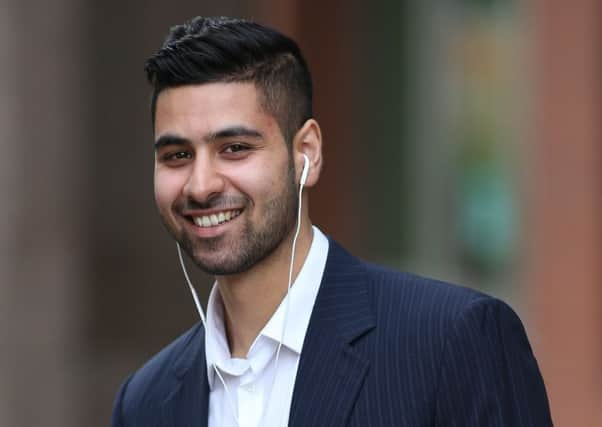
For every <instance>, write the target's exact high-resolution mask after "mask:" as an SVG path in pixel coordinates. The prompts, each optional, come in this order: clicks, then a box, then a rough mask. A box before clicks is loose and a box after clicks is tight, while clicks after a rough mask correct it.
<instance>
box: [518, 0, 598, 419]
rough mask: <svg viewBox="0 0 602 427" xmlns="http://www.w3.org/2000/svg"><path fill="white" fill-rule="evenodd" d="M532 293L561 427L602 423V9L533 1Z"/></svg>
mask: <svg viewBox="0 0 602 427" xmlns="http://www.w3.org/2000/svg"><path fill="white" fill-rule="evenodd" d="M529 13H530V22H531V25H532V27H531V28H532V36H533V39H532V42H533V51H532V52H533V56H532V65H533V68H532V75H531V77H530V78H531V81H532V83H533V87H534V100H533V106H532V113H533V115H532V117H531V118H532V122H531V123H532V128H531V131H532V135H531V136H532V137H531V139H530V141H531V146H530V147H529V151H528V159H529V161H528V166H527V167H528V174H527V176H526V177H527V180H526V182H525V185H527V186H528V188H529V192H528V199H527V200H528V207H529V217H528V219H527V223H528V227H527V230H528V233H529V235H530V240H529V244H528V249H527V256H528V261H527V266H528V270H527V274H526V280H525V285H526V288H527V289H526V291H527V292H526V293H525V297H526V298H528V300H529V301H530V310H529V312H530V314H531V317H532V320H533V323H531V326H532V329H533V331H536V337H535V338H536V341H535V350H536V351H537V354H538V356H539V360H540V362H541V367H542V369H543V373H544V376H545V379H546V383H547V386H548V390H549V395H550V401H551V405H552V410H553V414H554V420H555V423H556V425H558V426H593V425H600V424H601V423H602V409H601V408H602V369H601V363H602V262H601V261H602V134H601V130H602V128H601V127H602V125H601V118H602V89H601V88H602V69H601V62H600V52H602V4H601V3H600V2H599V1H598V0H579V1H575V2H571V3H570V4H569V3H567V2H563V1H558V0H551V1H548V0H545V1H544V0H531V1H530V2H529Z"/></svg>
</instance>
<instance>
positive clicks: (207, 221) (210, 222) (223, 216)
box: [193, 210, 241, 227]
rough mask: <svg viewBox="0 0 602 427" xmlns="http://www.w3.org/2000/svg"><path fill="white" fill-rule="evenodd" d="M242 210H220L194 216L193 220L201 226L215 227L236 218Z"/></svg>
mask: <svg viewBox="0 0 602 427" xmlns="http://www.w3.org/2000/svg"><path fill="white" fill-rule="evenodd" d="M240 212H241V211H240V210H236V211H226V212H220V213H218V214H211V215H205V216H196V217H193V221H194V223H195V224H196V225H197V226H199V227H215V226H216V225H219V224H223V223H224V222H227V221H230V220H231V219H234V218H236V217H237V216H238V215H239V214H240Z"/></svg>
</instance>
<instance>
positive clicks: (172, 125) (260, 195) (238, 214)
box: [155, 83, 297, 275]
mask: <svg viewBox="0 0 602 427" xmlns="http://www.w3.org/2000/svg"><path fill="white" fill-rule="evenodd" d="M292 168H293V165H292V161H291V156H290V152H289V150H288V148H287V146H286V144H285V141H284V139H283V136H282V133H281V131H280V128H279V126H278V123H277V122H276V120H275V119H274V117H272V116H271V115H270V114H268V113H266V112H265V111H263V110H262V109H261V107H260V104H259V100H258V93H257V90H256V88H255V86H254V85H253V84H252V83H209V84H203V85H190V86H181V87H177V88H170V89H165V90H164V91H163V92H162V93H161V94H160V95H159V97H158V99H157V109H156V115H155V200H156V202H157V206H158V208H159V214H160V215H161V218H162V220H163V222H164V224H165V225H166V227H167V229H168V230H169V232H170V233H171V234H172V235H173V236H174V238H175V239H176V240H177V241H178V242H180V244H181V245H182V246H183V247H184V249H185V250H186V252H187V253H188V254H189V255H190V256H191V257H192V258H193V259H194V261H195V262H196V264H197V265H198V266H199V267H200V268H201V269H202V270H204V271H206V272H208V273H210V274H214V275H228V274H236V273H240V272H243V271H246V270H248V269H249V268H250V267H252V266H253V265H255V264H256V263H258V262H259V261H261V260H262V259H264V258H265V257H266V256H268V255H269V254H271V253H272V252H273V251H274V249H276V248H277V247H278V245H279V244H280V243H281V242H282V241H283V240H284V239H285V238H286V237H288V235H289V234H290V232H291V230H292V229H293V227H294V225H295V220H296V218H295V214H296V207H297V200H296V194H295V193H296V189H295V182H294V171H293V169H292Z"/></svg>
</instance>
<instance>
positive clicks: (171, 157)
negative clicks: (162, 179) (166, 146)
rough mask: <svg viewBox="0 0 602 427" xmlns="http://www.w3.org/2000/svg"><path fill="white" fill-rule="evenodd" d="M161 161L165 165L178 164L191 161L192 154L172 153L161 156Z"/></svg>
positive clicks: (183, 152) (186, 152) (188, 152)
mask: <svg viewBox="0 0 602 427" xmlns="http://www.w3.org/2000/svg"><path fill="white" fill-rule="evenodd" d="M161 159H162V160H163V161H164V162H167V163H172V162H180V161H183V160H189V159H192V153H191V152H190V151H172V152H168V153H165V154H164V155H162V156H161Z"/></svg>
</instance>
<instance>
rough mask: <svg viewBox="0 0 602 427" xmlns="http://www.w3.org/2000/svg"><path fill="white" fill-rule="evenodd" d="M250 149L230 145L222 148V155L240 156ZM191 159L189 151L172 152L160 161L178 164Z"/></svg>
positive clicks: (242, 145) (246, 146) (238, 145)
mask: <svg viewBox="0 0 602 427" xmlns="http://www.w3.org/2000/svg"><path fill="white" fill-rule="evenodd" d="M250 149H251V147H249V146H248V145H246V144H241V143H232V144H228V145H226V146H225V147H224V148H223V150H222V153H224V154H226V155H230V156H236V155H242V154H244V153H245V152H246V151H249V150H250ZM192 157H193V155H192V153H191V152H190V151H174V152H169V153H166V154H164V155H163V156H162V159H163V161H165V162H178V161H182V160H189V159H191V158H192Z"/></svg>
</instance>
